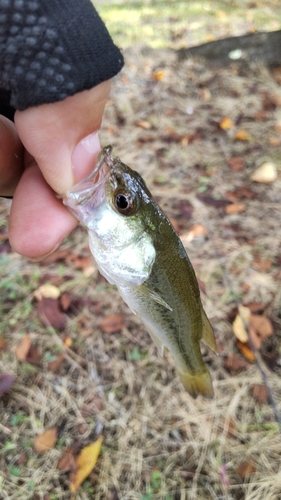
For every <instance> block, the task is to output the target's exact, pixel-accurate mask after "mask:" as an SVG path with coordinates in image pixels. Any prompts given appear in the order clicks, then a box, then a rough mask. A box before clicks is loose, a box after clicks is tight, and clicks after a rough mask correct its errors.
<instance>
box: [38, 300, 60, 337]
mask: <svg viewBox="0 0 281 500" xmlns="http://www.w3.org/2000/svg"><path fill="white" fill-rule="evenodd" d="M37 312H38V315H39V318H40V319H41V321H42V323H43V325H45V326H52V327H53V328H57V329H58V330H60V331H62V330H64V329H65V317H64V315H63V313H62V312H61V310H60V307H59V301H58V299H50V298H46V297H42V299H41V300H40V301H39V302H38V306H37Z"/></svg>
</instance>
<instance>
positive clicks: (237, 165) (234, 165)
mask: <svg viewBox="0 0 281 500" xmlns="http://www.w3.org/2000/svg"><path fill="white" fill-rule="evenodd" d="M228 163H229V165H230V168H231V170H232V172H240V171H241V170H244V168H245V166H246V164H245V160H244V158H243V157H242V156H233V157H232V158H229V160H228Z"/></svg>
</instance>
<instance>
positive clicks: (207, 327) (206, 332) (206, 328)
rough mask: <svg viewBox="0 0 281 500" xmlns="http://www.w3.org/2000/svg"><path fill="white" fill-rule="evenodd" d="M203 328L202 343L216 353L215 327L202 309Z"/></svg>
mask: <svg viewBox="0 0 281 500" xmlns="http://www.w3.org/2000/svg"><path fill="white" fill-rule="evenodd" d="M202 327H203V333H202V339H201V340H202V342H204V344H206V345H207V346H208V347H210V349H212V351H214V352H216V351H217V346H216V340H215V336H214V331H213V327H212V325H211V323H210V321H209V319H208V317H207V315H206V313H205V311H204V309H203V307H202Z"/></svg>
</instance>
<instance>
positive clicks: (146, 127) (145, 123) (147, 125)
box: [135, 120, 152, 130]
mask: <svg viewBox="0 0 281 500" xmlns="http://www.w3.org/2000/svg"><path fill="white" fill-rule="evenodd" d="M135 125H136V126H137V127H140V128H143V129H144V130H150V129H151V128H152V125H151V123H149V121H147V120H138V121H136V122H135Z"/></svg>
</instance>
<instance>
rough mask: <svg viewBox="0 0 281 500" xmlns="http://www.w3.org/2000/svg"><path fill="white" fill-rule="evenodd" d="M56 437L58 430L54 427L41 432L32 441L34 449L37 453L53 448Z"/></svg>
mask: <svg viewBox="0 0 281 500" xmlns="http://www.w3.org/2000/svg"><path fill="white" fill-rule="evenodd" d="M57 438H58V432H57V429H56V428H55V427H53V428H52V429H48V430H47V431H45V432H43V433H42V434H40V435H39V436H37V438H36V439H35V441H34V449H35V451H38V452H39V453H43V452H45V451H48V450H50V449H52V448H54V446H55V444H56V442H57Z"/></svg>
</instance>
